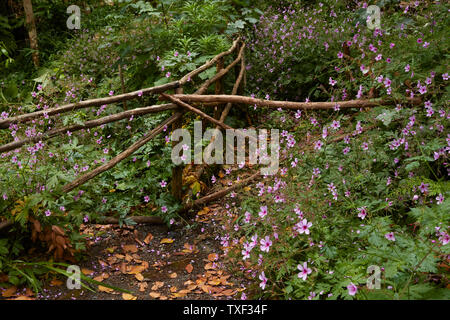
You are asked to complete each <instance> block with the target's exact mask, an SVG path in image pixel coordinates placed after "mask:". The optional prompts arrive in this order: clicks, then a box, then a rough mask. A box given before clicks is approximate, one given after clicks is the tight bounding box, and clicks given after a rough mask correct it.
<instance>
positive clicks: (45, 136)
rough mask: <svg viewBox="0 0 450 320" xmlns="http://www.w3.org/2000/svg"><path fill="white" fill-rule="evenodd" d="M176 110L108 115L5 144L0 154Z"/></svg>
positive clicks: (163, 106)
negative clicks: (77, 132) (132, 118)
mask: <svg viewBox="0 0 450 320" xmlns="http://www.w3.org/2000/svg"><path fill="white" fill-rule="evenodd" d="M176 108H177V106H176V105H175V104H173V103H168V104H161V105H153V106H148V107H144V108H136V109H132V110H128V111H124V112H120V113H116V114H112V115H109V116H106V117H103V118H99V119H95V120H90V121H86V122H85V123H84V124H74V125H71V126H66V127H63V128H58V129H53V130H50V131H47V132H44V133H43V134H41V135H38V136H35V137H31V138H26V139H23V140H18V141H13V142H10V143H7V144H5V145H2V146H0V153H2V152H6V151H10V150H14V149H17V148H19V147H21V146H23V145H24V144H28V143H35V142H38V141H44V140H48V139H50V138H53V137H55V136H57V135H59V134H64V133H66V132H67V131H70V132H75V131H78V130H83V129H89V128H93V127H98V126H101V125H104V124H107V123H111V122H115V121H119V120H123V119H127V118H130V117H131V116H141V115H145V114H148V113H155V112H162V111H166V110H172V109H176Z"/></svg>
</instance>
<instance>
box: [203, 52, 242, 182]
mask: <svg viewBox="0 0 450 320" xmlns="http://www.w3.org/2000/svg"><path fill="white" fill-rule="evenodd" d="M244 71H245V59H244V56H242V58H241V70H240V71H239V75H238V78H237V79H236V82H235V83H234V85H233V89H232V90H231V95H235V94H236V93H237V91H238V89H239V85H240V84H241V81H242V78H243V77H244ZM232 106H233V104H232V103H231V102H228V103H227V104H226V106H225V108H224V109H223V111H222V114H221V115H220V119H219V122H221V123H224V122H225V119H226V118H227V116H228V113H229V112H230V110H231V107H232ZM216 129H219V126H216ZM215 139H216V134H214V135H213V137H212V138H211V142H213V141H214V140H215ZM205 167H206V163H202V164H201V165H200V166H199V168H198V169H197V170H196V171H195V174H194V175H195V177H196V178H197V179H200V177H201V175H202V173H203V171H204V170H205Z"/></svg>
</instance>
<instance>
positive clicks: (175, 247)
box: [0, 203, 250, 300]
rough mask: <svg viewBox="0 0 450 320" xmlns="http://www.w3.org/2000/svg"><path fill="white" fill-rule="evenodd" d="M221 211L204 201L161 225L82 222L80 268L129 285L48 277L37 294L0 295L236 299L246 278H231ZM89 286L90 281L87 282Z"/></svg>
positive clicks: (9, 295)
mask: <svg viewBox="0 0 450 320" xmlns="http://www.w3.org/2000/svg"><path fill="white" fill-rule="evenodd" d="M224 214H225V210H223V208H222V206H221V205H220V204H218V203H216V204H212V205H209V206H208V207H207V210H202V211H200V212H199V213H197V215H196V216H195V217H193V218H191V219H190V220H189V221H187V222H188V225H186V224H185V226H182V225H181V224H177V225H175V226H172V227H171V228H168V227H167V226H166V225H145V224H140V225H136V226H122V228H120V227H119V226H118V225H94V224H93V225H83V226H82V228H81V230H82V234H85V235H87V236H88V237H89V238H88V239H89V240H88V242H87V245H88V249H87V250H86V253H85V254H84V255H85V257H84V259H83V260H82V261H80V262H79V263H78V264H79V267H80V269H81V272H82V273H83V274H84V275H86V276H89V277H90V278H93V279H94V280H96V281H101V282H102V283H105V284H108V285H110V286H114V287H116V288H120V289H125V290H128V291H129V292H130V293H124V292H120V291H118V290H114V289H111V288H109V287H103V286H96V288H93V289H95V292H92V291H89V290H87V289H85V288H83V287H82V288H81V289H72V290H71V289H68V287H67V285H66V279H62V278H61V277H56V276H55V277H53V276H51V275H50V276H49V277H48V279H47V281H45V285H44V286H43V288H44V289H43V292H42V293H39V294H38V295H37V296H35V295H34V293H33V292H32V291H31V290H30V289H29V288H20V289H15V288H14V289H11V288H10V289H9V290H8V291H9V292H1V294H0V295H3V298H10V299H11V298H12V299H14V298H15V299H17V298H18V299H35V298H37V299H43V300H122V299H125V300H135V299H137V300H148V299H161V300H170V299H189V300H212V299H214V300H217V299H236V298H237V297H238V296H239V295H238V294H239V293H240V292H242V291H244V290H245V288H246V285H247V284H248V283H249V281H250V279H235V278H234V277H233V276H231V274H230V272H229V271H230V265H229V263H227V261H225V255H224V254H223V247H222V245H221V240H220V236H219V235H220V230H219V228H220V227H221V225H222V222H223V220H224V219H225V217H224V216H223V215H224ZM89 285H90V286H91V287H93V285H92V284H89Z"/></svg>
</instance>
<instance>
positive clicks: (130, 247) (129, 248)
mask: <svg viewBox="0 0 450 320" xmlns="http://www.w3.org/2000/svg"><path fill="white" fill-rule="evenodd" d="M122 248H123V250H124V251H125V252H131V253H136V252H138V248H137V247H136V245H135V244H128V245H123V246H122Z"/></svg>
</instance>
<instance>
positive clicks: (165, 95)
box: [161, 93, 258, 143]
mask: <svg viewBox="0 0 450 320" xmlns="http://www.w3.org/2000/svg"><path fill="white" fill-rule="evenodd" d="M161 96H162V97H164V98H166V99H169V100H170V101H172V102H173V103H175V104H177V105H179V106H180V107H183V108H184V109H186V110H188V111H192V112H194V113H196V114H198V115H199V116H200V117H202V118H204V119H206V120H208V121H209V122H212V123H214V124H215V125H217V126H220V127H221V128H223V129H230V130H233V131H234V132H235V133H236V134H237V135H239V136H241V137H243V138H244V139H245V138H247V137H248V139H249V140H251V141H253V142H255V143H258V139H256V138H255V137H252V136H246V135H244V134H243V133H242V132H241V131H242V130H236V129H234V128H233V127H230V126H229V125H227V124H225V123H223V122H220V121H219V120H216V119H214V118H213V117H211V116H209V115H207V114H206V113H204V112H203V111H200V110H199V109H197V108H194V107H193V106H191V105H189V104H187V103H184V102H183V101H181V100H179V99H177V98H174V96H173V95H168V94H164V93H161Z"/></svg>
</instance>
